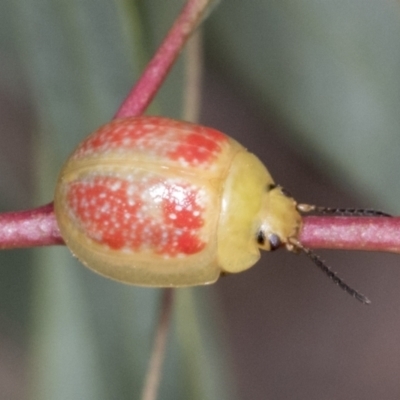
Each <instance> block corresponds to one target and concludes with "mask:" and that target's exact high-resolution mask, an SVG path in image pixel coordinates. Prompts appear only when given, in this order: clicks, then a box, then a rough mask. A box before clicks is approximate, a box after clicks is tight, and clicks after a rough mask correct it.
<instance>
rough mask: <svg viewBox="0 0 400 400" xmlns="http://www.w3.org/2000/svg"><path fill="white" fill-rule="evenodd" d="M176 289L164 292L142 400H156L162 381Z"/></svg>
mask: <svg viewBox="0 0 400 400" xmlns="http://www.w3.org/2000/svg"><path fill="white" fill-rule="evenodd" d="M173 298H174V289H165V290H164V291H163V296H162V303H161V314H160V318H159V321H158V326H157V330H156V337H155V339H154V343H153V350H152V354H151V358H150V362H149V367H148V369H147V373H146V381H145V384H144V388H143V392H142V397H141V399H142V400H155V399H156V398H157V393H158V388H159V386H160V381H161V372H162V366H163V362H164V358H165V351H166V345H167V337H168V327H169V323H170V321H171V313H172V305H173Z"/></svg>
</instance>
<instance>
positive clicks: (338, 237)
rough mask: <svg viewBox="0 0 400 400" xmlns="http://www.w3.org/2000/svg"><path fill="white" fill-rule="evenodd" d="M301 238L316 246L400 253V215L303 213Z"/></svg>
mask: <svg viewBox="0 0 400 400" xmlns="http://www.w3.org/2000/svg"><path fill="white" fill-rule="evenodd" d="M299 239H300V242H301V243H302V244H303V245H304V246H305V247H310V248H313V249H316V248H324V249H343V250H368V251H390V252H395V253H400V217H394V218H388V217H371V218H369V217H315V216H309V217H304V225H303V229H302V230H301V233H300V238H299Z"/></svg>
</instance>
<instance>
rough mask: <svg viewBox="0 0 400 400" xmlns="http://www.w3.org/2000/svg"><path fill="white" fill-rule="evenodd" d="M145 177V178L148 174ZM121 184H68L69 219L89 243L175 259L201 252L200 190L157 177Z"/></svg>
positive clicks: (100, 180) (98, 179)
mask: <svg viewBox="0 0 400 400" xmlns="http://www.w3.org/2000/svg"><path fill="white" fill-rule="evenodd" d="M148 175H149V174H148ZM148 175H146V179H144V178H143V176H141V177H140V178H138V179H137V180H134V179H131V180H126V179H124V178H122V177H113V176H103V177H102V176H95V177H88V178H84V179H82V180H80V181H75V182H72V183H70V184H69V185H68V188H67V195H66V200H67V204H68V207H69V209H70V211H71V212H72V215H73V217H74V219H75V220H76V221H77V222H78V225H80V226H81V229H82V230H83V231H84V232H85V233H86V234H87V235H88V236H89V237H90V238H91V239H92V240H94V241H96V242H98V243H100V244H105V245H107V246H109V247H110V248H111V249H114V250H120V249H127V250H131V251H146V252H152V253H154V254H158V255H166V256H169V257H176V256H182V255H190V254H195V253H197V252H199V251H201V250H202V249H203V248H204V247H205V245H206V242H204V240H203V239H202V238H201V237H200V234H201V228H202V227H203V226H204V220H203V217H204V215H203V214H204V206H203V205H201V204H200V202H201V201H200V197H201V196H200V190H199V189H195V188H194V186H193V185H189V184H188V183H186V182H179V181H177V180H175V179H171V180H168V179H167V180H161V179H160V178H159V177H157V178H154V175H152V178H149V176H148Z"/></svg>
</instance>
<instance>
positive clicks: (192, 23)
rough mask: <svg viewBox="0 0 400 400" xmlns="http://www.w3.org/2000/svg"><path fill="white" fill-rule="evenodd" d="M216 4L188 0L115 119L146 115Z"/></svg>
mask: <svg viewBox="0 0 400 400" xmlns="http://www.w3.org/2000/svg"><path fill="white" fill-rule="evenodd" d="M212 3H214V1H213V0H188V2H187V3H186V5H185V6H184V7H183V9H182V11H181V13H180V15H179V16H178V18H177V20H176V21H175V23H174V24H173V26H172V28H171V29H170V31H169V32H168V34H167V36H166V37H165V39H164V41H163V42H162V43H161V45H160V47H159V48H158V50H157V52H156V54H155V55H154V56H153V58H152V60H151V61H150V62H149V64H148V65H147V67H146V69H145V71H144V72H143V74H142V75H141V77H140V79H139V81H138V82H137V83H136V85H135V86H134V87H133V89H132V90H131V92H130V93H129V94H128V96H127V98H126V99H125V100H124V102H123V103H122V105H121V107H120V108H119V110H118V111H117V113H116V114H115V117H114V118H124V117H135V116H138V115H141V114H143V112H144V111H145V110H146V108H147V107H148V106H149V104H150V102H151V101H152V99H153V97H154V96H155V95H156V93H157V91H158V90H159V88H160V86H161V85H162V83H163V82H164V80H165V78H166V76H167V74H168V72H169V70H170V69H171V67H172V66H173V64H174V62H175V60H176V58H177V57H178V55H179V53H180V52H181V50H182V48H183V46H184V45H185V43H186V41H187V40H188V38H189V37H190V35H191V34H192V33H193V32H194V31H195V29H196V28H197V26H198V24H199V22H200V21H201V19H202V17H203V15H204V13H205V12H206V10H207V8H208V7H209V6H210V5H211V4H212Z"/></svg>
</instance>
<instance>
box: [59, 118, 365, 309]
mask: <svg viewBox="0 0 400 400" xmlns="http://www.w3.org/2000/svg"><path fill="white" fill-rule="evenodd" d="M54 209H55V214H56V218H57V222H58V225H59V228H60V231H61V234H62V236H63V239H64V241H65V243H66V245H67V246H68V247H69V249H70V250H71V251H72V253H73V254H74V255H75V256H76V257H77V258H78V259H79V260H80V261H81V262H82V263H83V264H84V265H86V266H87V267H89V268H91V269H92V270H93V271H95V272H97V273H100V274H102V275H104V276H106V277H109V278H112V279H115V280H118V281H121V282H125V283H129V284H134V285H142V286H153V287H181V286H194V285H203V284H209V283H213V282H215V281H216V280H217V279H218V278H219V276H220V275H222V274H231V273H237V272H242V271H244V270H247V269H248V268H250V267H251V266H253V265H254V264H255V263H256V262H257V261H258V259H259V258H260V249H262V250H266V251H270V250H275V249H277V248H279V247H282V246H285V247H286V248H287V249H288V250H291V251H296V250H303V251H305V252H306V253H307V254H308V255H310V256H311V258H312V259H313V261H314V262H315V263H316V264H317V265H318V266H319V267H320V268H322V269H323V270H324V271H325V272H326V273H327V274H328V275H329V276H330V277H331V278H332V279H333V280H334V281H335V282H336V283H338V284H339V285H340V286H341V287H342V288H343V289H345V290H346V291H347V292H349V293H350V294H352V295H353V296H355V297H357V298H358V299H359V300H361V301H363V302H367V299H366V298H365V297H364V296H363V295H361V294H359V293H358V292H356V291H354V290H353V289H351V288H349V287H348V286H347V285H346V284H345V283H344V282H342V281H341V280H340V279H339V278H338V277H337V276H336V275H335V274H334V273H333V272H332V271H331V270H330V269H329V268H328V267H326V265H325V264H324V262H323V261H322V260H321V259H319V257H318V256H316V255H315V254H314V253H312V252H311V250H309V249H305V248H304V247H303V246H302V245H301V243H300V242H299V240H298V236H299V232H300V229H301V225H302V217H301V214H300V212H304V211H310V210H313V209H315V207H313V206H307V205H301V204H298V203H297V202H296V201H295V200H294V199H293V198H292V197H291V196H290V195H289V194H288V193H287V192H285V191H284V190H283V189H282V188H281V187H280V186H279V185H277V184H275V182H274V181H273V179H272V177H271V175H270V174H269V172H268V170H267V168H266V167H265V166H264V165H263V163H262V162H261V161H260V160H259V159H258V158H257V157H256V156H255V155H253V154H252V153H250V152H248V151H247V150H246V149H245V148H244V147H243V146H242V145H240V144H239V143H238V142H237V141H235V140H234V139H232V138H230V137H229V136H227V135H225V134H224V133H222V132H219V131H218V130H215V129H213V128H209V127H204V126H200V125H195V124H192V123H189V122H183V121H175V120H172V119H168V118H163V117H156V116H141V117H129V118H124V119H115V120H113V121H111V122H109V123H107V124H105V125H104V126H102V127H100V128H99V129H98V130H96V131H95V132H94V133H92V134H91V135H90V136H88V137H87V138H86V139H85V140H84V141H83V142H82V143H81V144H80V145H78V147H77V148H76V150H75V151H74V152H73V153H72V155H71V156H70V158H69V159H68V160H67V162H66V163H65V165H64V167H63V168H62V170H61V173H60V176H59V179H58V182H57V185H56V193H55V200H54ZM326 210H329V209H326Z"/></svg>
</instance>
